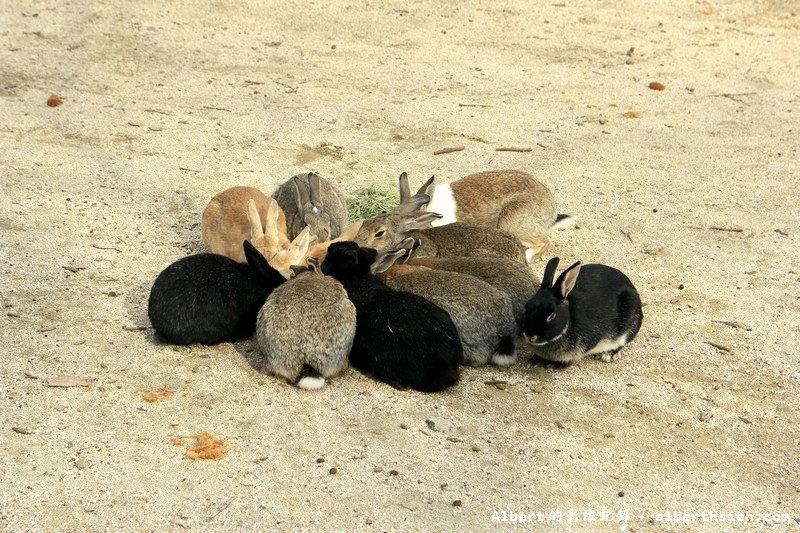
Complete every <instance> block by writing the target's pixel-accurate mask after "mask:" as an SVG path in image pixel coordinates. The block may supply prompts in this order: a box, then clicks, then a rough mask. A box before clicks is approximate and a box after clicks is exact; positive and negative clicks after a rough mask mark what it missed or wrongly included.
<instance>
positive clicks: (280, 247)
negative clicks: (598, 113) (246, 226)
mask: <svg viewBox="0 0 800 533" xmlns="http://www.w3.org/2000/svg"><path fill="white" fill-rule="evenodd" d="M247 218H248V220H249V221H250V232H251V235H250V237H251V242H252V244H253V246H254V247H255V248H256V249H257V250H258V251H259V252H261V253H262V254H263V255H264V257H265V258H266V260H267V261H268V262H269V264H270V265H272V267H273V268H274V269H275V270H277V271H278V272H280V273H281V275H282V276H283V277H284V278H286V279H289V278H291V277H292V270H291V267H292V265H305V258H306V255H307V254H308V246H309V242H310V238H309V228H308V227H306V228H305V229H303V231H301V232H300V234H299V235H298V236H297V237H296V238H295V239H294V240H293V241H291V242H289V239H288V237H287V236H286V234H285V233H284V232H283V231H282V230H281V228H279V221H280V218H281V208H280V207H278V203H277V202H276V201H275V199H274V198H270V199H269V206H268V207H267V216H266V218H265V219H264V221H263V225H262V220H261V216H260V215H259V214H258V209H257V207H256V203H255V201H253V200H248V202H247Z"/></svg>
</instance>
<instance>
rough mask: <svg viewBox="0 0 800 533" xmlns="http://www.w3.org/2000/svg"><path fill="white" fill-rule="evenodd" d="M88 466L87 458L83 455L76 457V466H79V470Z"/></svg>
mask: <svg viewBox="0 0 800 533" xmlns="http://www.w3.org/2000/svg"><path fill="white" fill-rule="evenodd" d="M87 466H88V465H87V463H86V459H84V458H83V457H78V458H77V459H75V468H77V469H78V470H85V469H86V467H87Z"/></svg>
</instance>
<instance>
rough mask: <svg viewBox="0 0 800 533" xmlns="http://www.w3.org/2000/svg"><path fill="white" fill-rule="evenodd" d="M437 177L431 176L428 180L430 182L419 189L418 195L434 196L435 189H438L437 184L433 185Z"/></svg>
mask: <svg viewBox="0 0 800 533" xmlns="http://www.w3.org/2000/svg"><path fill="white" fill-rule="evenodd" d="M435 177H436V175H433V176H431V177H430V178H428V181H426V182H425V183H423V184H422V187H420V188H419V190H418V191H417V194H427V195H428V196H433V189H435V188H436V184H435V183H433V180H434V178H435Z"/></svg>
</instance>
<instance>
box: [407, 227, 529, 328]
mask: <svg viewBox="0 0 800 533" xmlns="http://www.w3.org/2000/svg"><path fill="white" fill-rule="evenodd" d="M442 227H446V226H442ZM408 264H409V265H421V266H426V267H429V268H435V269H438V270H449V271H452V272H459V273H461V274H469V275H470V276H475V277H476V278H478V279H480V280H483V281H485V282H486V283H488V284H489V285H492V286H493V287H495V288H497V289H500V290H501V291H503V292H505V293H506V294H508V296H509V297H510V298H511V305H512V308H513V310H514V317H515V318H516V320H517V325H518V326H519V328H520V330H519V331H522V329H521V328H522V325H523V324H524V321H525V304H526V303H528V300H529V299H530V298H531V296H532V295H533V294H534V293H535V292H536V291H537V290H538V288H539V286H540V285H541V281H540V280H539V277H538V276H537V275H536V274H535V273H534V272H533V270H532V269H531V268H530V266H529V265H526V264H522V263H520V262H519V261H512V260H510V259H505V258H501V257H419V256H418V255H417V254H416V253H415V254H414V257H413V258H412V259H411V260H409V261H408Z"/></svg>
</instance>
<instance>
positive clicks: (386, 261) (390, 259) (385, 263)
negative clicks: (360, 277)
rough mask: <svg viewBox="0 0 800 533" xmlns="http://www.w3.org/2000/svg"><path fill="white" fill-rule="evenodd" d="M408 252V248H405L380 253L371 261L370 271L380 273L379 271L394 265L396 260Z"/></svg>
mask: <svg viewBox="0 0 800 533" xmlns="http://www.w3.org/2000/svg"><path fill="white" fill-rule="evenodd" d="M406 253H408V250H406V249H405V248H403V249H400V250H394V251H391V252H385V253H382V254H381V255H380V257H378V258H377V259H376V260H375V261H374V262H373V263H372V267H370V271H371V272H372V273H373V274H380V273H381V272H385V271H386V270H388V269H389V267H391V266H392V265H394V264H395V263H396V262H397V261H398V260H400V259H401V258H402V257H404V256H405V255H406Z"/></svg>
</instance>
